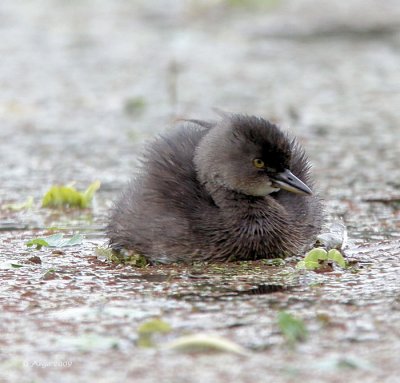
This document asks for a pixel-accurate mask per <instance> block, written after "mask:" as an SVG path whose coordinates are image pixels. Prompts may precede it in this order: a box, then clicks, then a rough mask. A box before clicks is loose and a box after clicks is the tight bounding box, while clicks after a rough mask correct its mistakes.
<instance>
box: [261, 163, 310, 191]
mask: <svg viewBox="0 0 400 383" xmlns="http://www.w3.org/2000/svg"><path fill="white" fill-rule="evenodd" d="M269 178H270V179H271V181H272V186H276V187H278V188H280V189H284V190H287V191H290V192H292V193H297V194H303V195H311V194H312V191H311V189H310V188H309V187H308V186H307V185H306V184H305V183H304V182H303V181H301V180H299V179H298V178H297V177H296V176H295V175H294V174H293V173H292V172H291V171H290V170H289V169H285V170H284V171H283V172H280V173H276V174H274V175H269Z"/></svg>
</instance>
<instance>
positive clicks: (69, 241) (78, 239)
mask: <svg viewBox="0 0 400 383" xmlns="http://www.w3.org/2000/svg"><path fill="white" fill-rule="evenodd" d="M83 238H84V236H83V235H82V234H75V235H73V236H72V237H70V238H65V237H64V234H62V233H57V234H53V235H49V236H48V237H41V238H35V239H31V240H30V241H28V242H26V246H28V247H32V246H36V249H37V250H40V249H41V248H42V247H67V246H76V245H80V244H81V243H82V241H83Z"/></svg>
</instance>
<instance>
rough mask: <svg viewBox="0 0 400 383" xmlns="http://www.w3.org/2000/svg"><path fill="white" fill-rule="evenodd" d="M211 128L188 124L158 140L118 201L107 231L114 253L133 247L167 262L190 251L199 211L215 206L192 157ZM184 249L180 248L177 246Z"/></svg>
mask: <svg viewBox="0 0 400 383" xmlns="http://www.w3.org/2000/svg"><path fill="white" fill-rule="evenodd" d="M207 131H208V127H203V126H200V125H198V124H193V123H190V124H184V125H182V126H180V127H178V129H176V130H174V131H172V132H168V133H167V134H165V135H163V136H159V137H157V138H156V139H155V140H154V141H153V142H151V143H150V144H149V145H148V146H147V148H146V150H145V152H144V154H143V156H142V158H141V166H140V167H139V169H138V172H137V174H136V176H135V177H134V179H133V180H132V181H131V182H130V184H129V185H128V187H127V188H126V190H125V191H124V192H123V194H122V196H121V197H120V198H119V200H118V201H117V202H116V204H115V206H114V209H113V211H112V214H111V217H110V220H109V225H108V228H107V232H108V236H109V238H110V245H111V246H112V247H113V248H114V249H133V250H135V251H137V252H139V253H142V254H144V255H145V256H146V257H148V258H149V259H153V260H154V259H157V260H158V261H162V260H163V258H166V261H167V257H168V260H169V261H170V260H171V256H170V254H165V248H168V249H169V251H168V252H169V253H170V252H173V249H174V248H176V251H177V252H178V253H182V251H183V252H185V244H187V245H186V246H187V251H189V252H190V251H191V249H192V247H193V241H191V239H190V237H191V222H192V220H193V216H194V215H196V211H199V210H201V209H202V206H204V205H210V204H211V205H212V204H213V202H212V199H211V198H210V197H209V196H208V194H207V193H206V192H205V190H204V188H203V187H202V185H201V184H200V183H199V182H198V180H197V177H196V169H195V167H194V163H193V156H194V152H195V148H196V146H197V145H198V142H199V141H200V140H201V138H202V137H203V136H204V134H206V133H207ZM178 247H179V248H178Z"/></svg>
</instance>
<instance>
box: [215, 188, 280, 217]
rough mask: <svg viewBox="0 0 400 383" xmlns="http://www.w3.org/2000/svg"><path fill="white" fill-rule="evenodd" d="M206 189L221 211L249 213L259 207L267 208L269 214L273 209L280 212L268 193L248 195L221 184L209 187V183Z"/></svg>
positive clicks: (278, 206)
mask: <svg viewBox="0 0 400 383" xmlns="http://www.w3.org/2000/svg"><path fill="white" fill-rule="evenodd" d="M207 189H208V192H209V193H210V195H211V197H212V199H213V200H214V203H215V204H216V205H217V206H218V207H219V208H221V210H222V211H224V210H227V211H232V210H235V211H237V213H239V212H243V214H245V215H249V214H251V212H252V211H254V212H257V211H258V210H260V209H269V210H270V213H271V214H273V213H274V211H276V213H277V214H280V213H282V212H280V205H279V204H278V203H277V201H276V200H275V199H274V198H273V197H271V196H269V195H268V196H266V197H257V196H248V195H246V194H243V193H238V192H236V191H233V190H230V189H227V188H225V187H223V186H213V187H211V188H210V185H208V187H207ZM210 189H211V190H210Z"/></svg>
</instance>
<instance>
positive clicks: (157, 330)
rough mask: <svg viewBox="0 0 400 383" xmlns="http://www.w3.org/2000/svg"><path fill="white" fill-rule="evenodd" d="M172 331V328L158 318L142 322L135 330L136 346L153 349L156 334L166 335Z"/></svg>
mask: <svg viewBox="0 0 400 383" xmlns="http://www.w3.org/2000/svg"><path fill="white" fill-rule="evenodd" d="M171 331H172V327H171V325H170V324H168V323H167V322H165V321H163V320H162V319H160V318H154V319H150V320H148V321H146V322H143V323H142V324H140V325H139V327H138V328H137V334H138V340H137V345H138V346H139V347H144V348H149V347H154V346H155V343H154V339H153V338H154V336H155V335H157V334H167V333H169V332H171Z"/></svg>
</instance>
